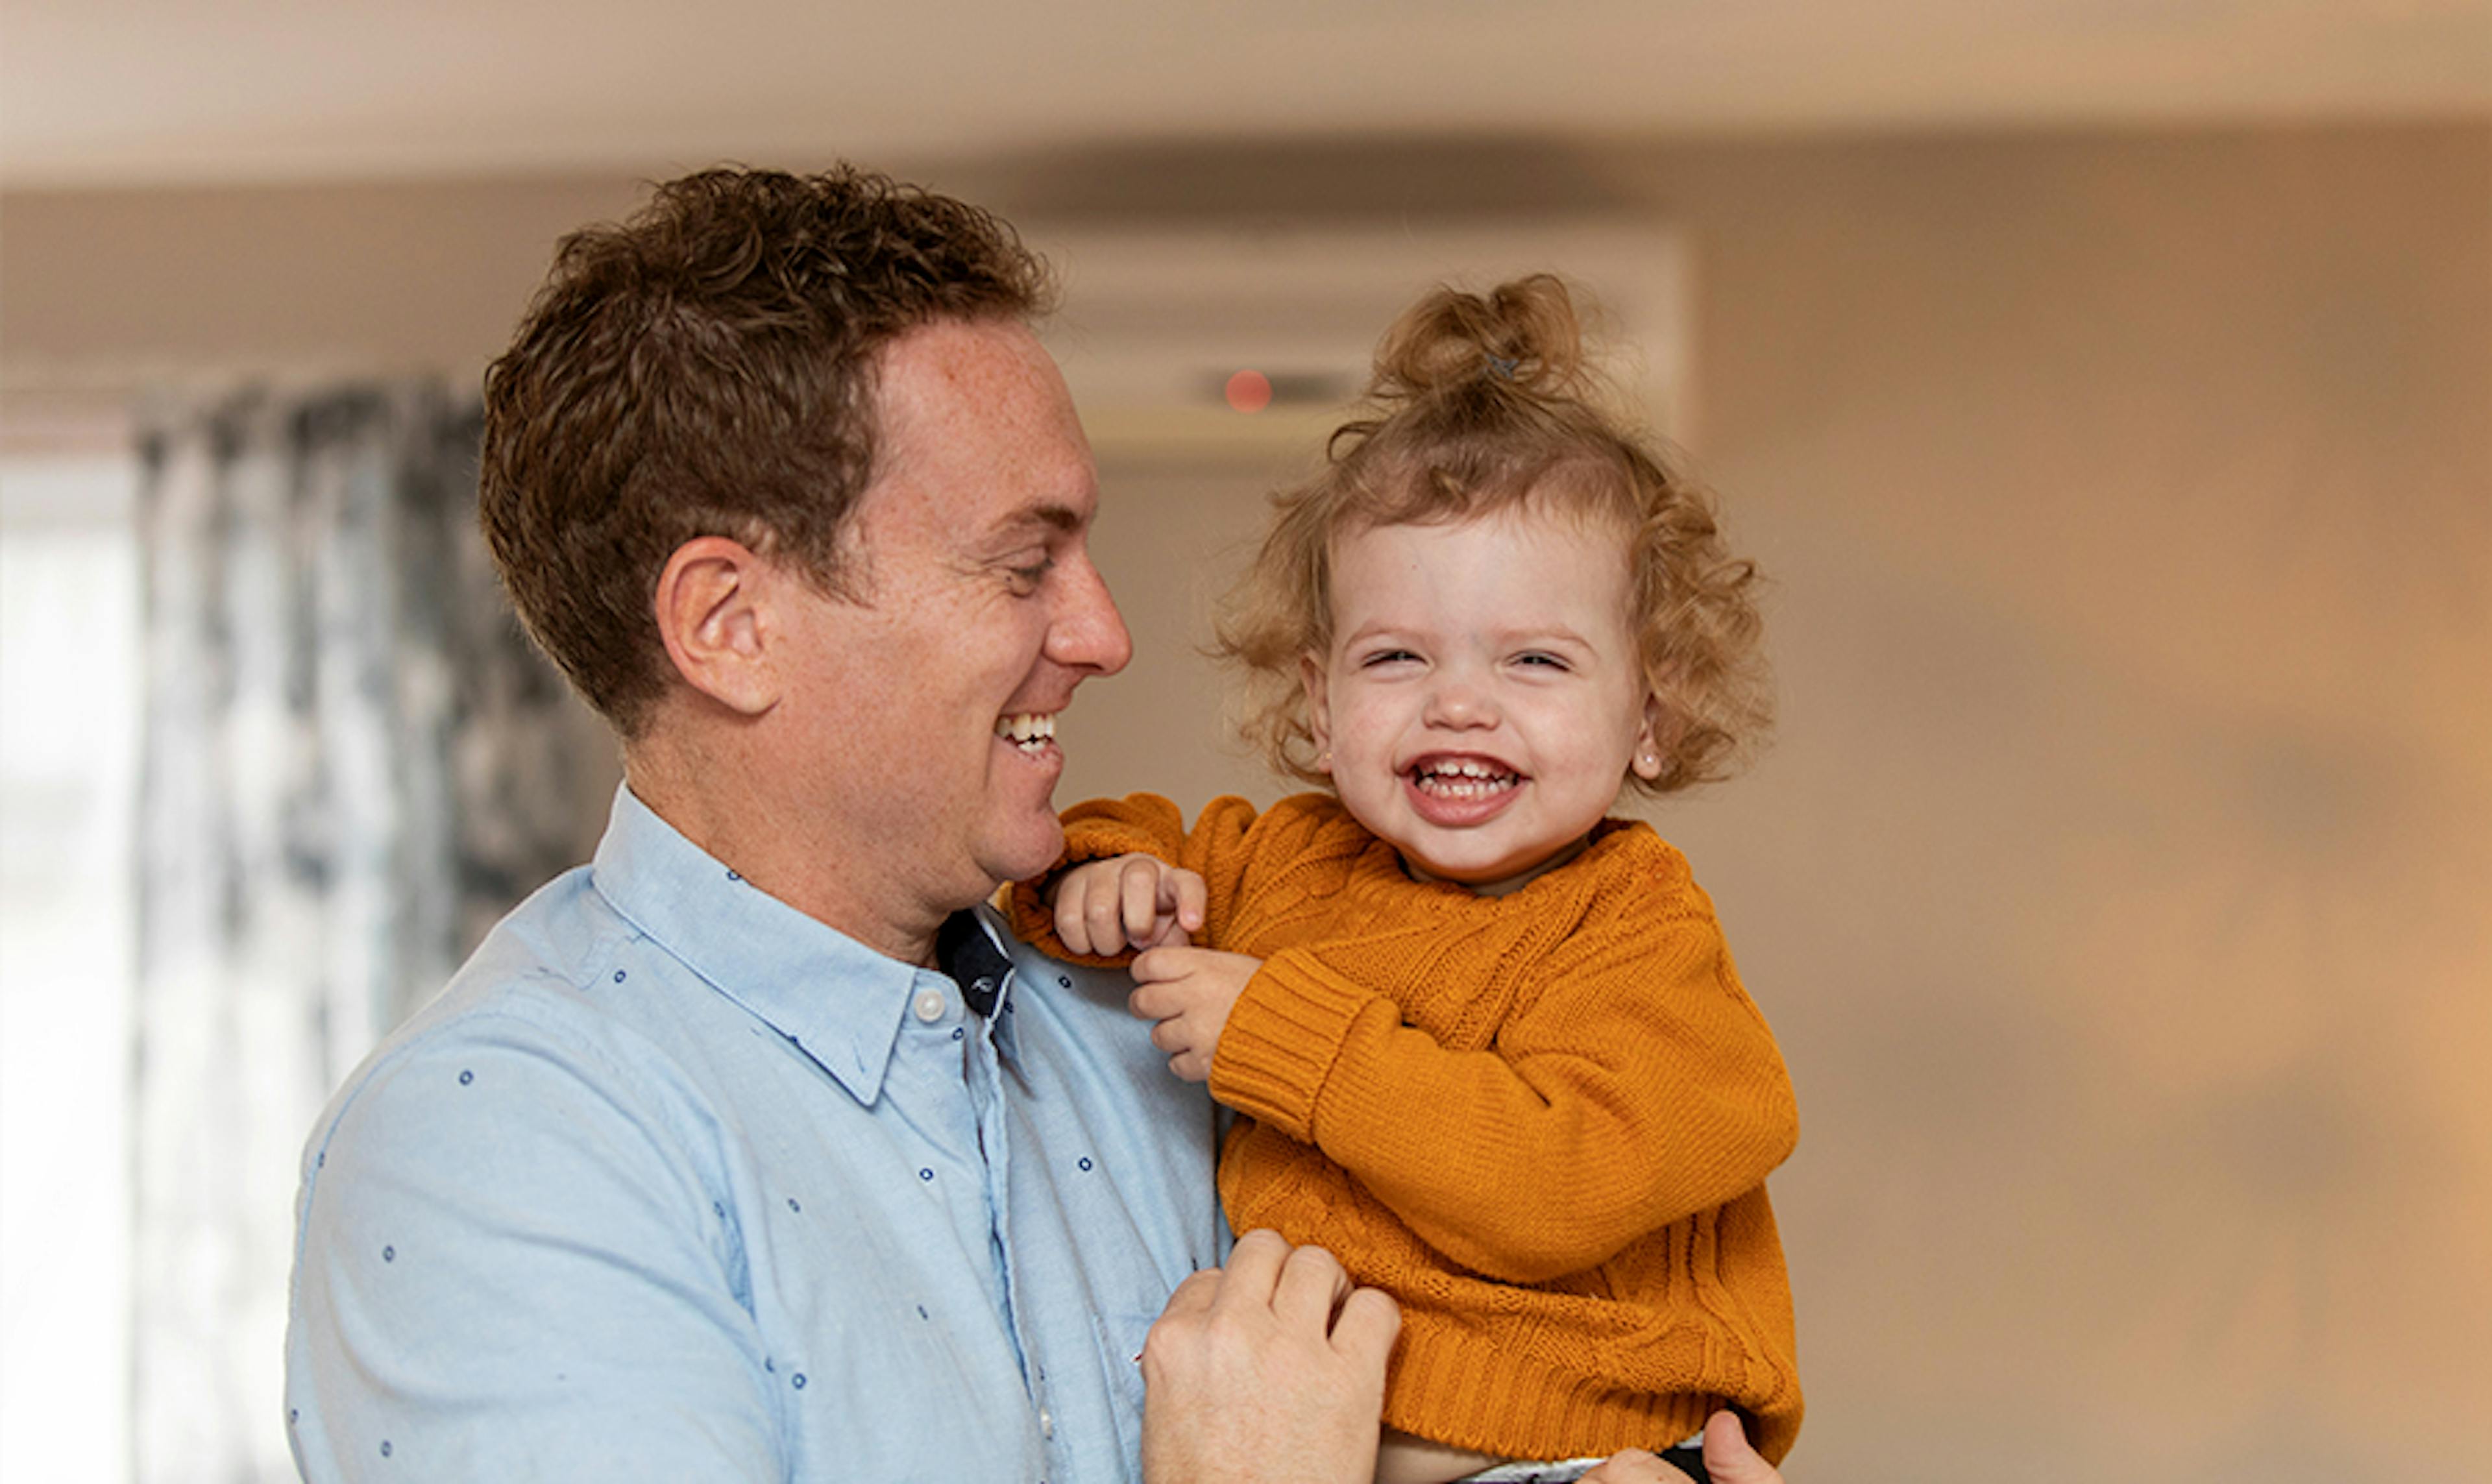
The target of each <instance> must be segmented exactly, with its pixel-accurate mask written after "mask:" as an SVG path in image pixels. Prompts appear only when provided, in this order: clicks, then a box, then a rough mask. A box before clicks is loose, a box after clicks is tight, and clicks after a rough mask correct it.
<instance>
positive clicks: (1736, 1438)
mask: <svg viewBox="0 0 2492 1484" xmlns="http://www.w3.org/2000/svg"><path fill="white" fill-rule="evenodd" d="M1705 1471H1706V1473H1707V1474H1710V1475H1711V1476H1712V1477H1713V1480H1714V1484H1782V1478H1783V1476H1782V1474H1781V1473H1779V1472H1778V1471H1776V1470H1775V1469H1774V1466H1773V1465H1771V1464H1769V1463H1766V1462H1765V1456H1764V1455H1763V1454H1761V1453H1759V1452H1758V1451H1757V1450H1756V1449H1755V1448H1753V1447H1750V1446H1749V1445H1748V1432H1747V1429H1746V1428H1744V1427H1742V1426H1740V1424H1739V1414H1738V1413H1737V1412H1735V1411H1732V1410H1728V1409H1727V1408H1726V1409H1724V1410H1721V1411H1717V1412H1715V1413H1714V1414H1713V1415H1712V1416H1710V1417H1707V1418H1706V1419H1705Z"/></svg>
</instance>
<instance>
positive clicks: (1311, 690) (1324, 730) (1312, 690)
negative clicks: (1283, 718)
mask: <svg viewBox="0 0 2492 1484" xmlns="http://www.w3.org/2000/svg"><path fill="white" fill-rule="evenodd" d="M1298 683H1299V684H1301V685H1304V686H1305V687H1306V688H1307V731H1308V733H1309V734H1310V735H1312V736H1313V737H1314V739H1315V744H1316V771H1317V772H1319V773H1329V772H1331V771H1332V707H1331V706H1330V705H1329V704H1328V703H1327V701H1326V697H1325V691H1324V668H1323V662H1322V661H1320V660H1318V659H1317V658H1316V657H1315V656H1314V655H1311V654H1302V655H1300V656H1298Z"/></svg>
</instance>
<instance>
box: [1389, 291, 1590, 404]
mask: <svg viewBox="0 0 2492 1484" xmlns="http://www.w3.org/2000/svg"><path fill="white" fill-rule="evenodd" d="M1585 375H1586V369H1585V364H1584V331H1583V326H1582V323H1581V322H1580V321H1579V320H1578V318H1577V317H1576V313H1575V302H1574V299H1573V297H1572V296H1571V295H1570V294H1568V293H1567V291H1566V284H1565V282H1563V281H1562V280H1560V279H1558V277H1557V276H1556V275H1555V274H1547V273H1535V274H1532V275H1530V276H1529V277H1528V278H1521V279H1516V280H1514V281H1512V282H1506V283H1500V284H1498V286H1497V287H1495V288H1493V289H1490V290H1489V291H1488V292H1487V293H1485V294H1475V293H1467V292H1464V291H1463V290H1461V289H1456V288H1439V289H1437V290H1435V291H1434V292H1432V293H1430V294H1429V295H1428V296H1427V297H1426V298H1424V299H1422V300H1420V301H1419V302H1418V303H1417V304H1415V305H1413V306H1411V308H1410V309H1409V311H1408V312H1405V313H1404V314H1403V316H1402V317H1401V318H1400V319H1398V320H1396V321H1395V322H1394V324H1393V328H1392V329H1391V330H1389V331H1387V332H1386V333H1385V336H1384V342H1383V344H1382V345H1380V346H1379V347H1378V349H1377V352H1376V379H1375V381H1374V382H1373V383H1372V384H1370V386H1369V387H1368V396H1369V397H1370V398H1372V399H1374V400H1375V401H1383V402H1394V401H1411V400H1416V399H1421V398H1426V397H1431V396H1438V395H1442V394H1446V393H1459V392H1463V391H1466V390H1471V389H1481V388H1487V389H1502V390H1512V391H1516V392H1523V393H1528V394H1531V395H1534V396H1540V397H1562V396H1577V395H1581V394H1582V393H1583V392H1584V390H1585V386H1584V379H1585Z"/></svg>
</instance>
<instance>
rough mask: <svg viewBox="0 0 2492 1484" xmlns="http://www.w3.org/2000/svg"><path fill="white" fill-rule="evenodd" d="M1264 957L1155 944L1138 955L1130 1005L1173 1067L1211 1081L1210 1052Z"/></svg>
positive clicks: (1194, 1078) (1197, 1080) (1185, 1075)
mask: <svg viewBox="0 0 2492 1484" xmlns="http://www.w3.org/2000/svg"><path fill="white" fill-rule="evenodd" d="M1262 966H1263V961H1262V960H1261V959H1255V958H1249V957H1247V956H1246V955H1245V954H1242V953H1222V952H1220V951H1219V950H1217V949H1212V948H1154V949H1152V950H1150V951H1149V952H1148V953H1145V954H1142V955H1141V956H1140V957H1138V958H1136V959H1135V960H1134V983H1135V985H1136V986H1137V988H1136V989H1135V991H1134V993H1133V995H1132V997H1130V998H1128V999H1127V1000H1126V1001H1125V1008H1126V1009H1128V1010H1131V1011H1133V1012H1134V1014H1135V1015H1137V1016H1139V1017H1141V1018H1142V1019H1143V1020H1146V1021H1157V1022H1158V1023H1159V1024H1157V1025H1154V1026H1152V1027H1151V1044H1152V1045H1153V1046H1156V1047H1158V1048H1159V1049H1160V1050H1161V1051H1164V1052H1166V1053H1168V1054H1169V1070H1170V1071H1172V1072H1174V1073H1175V1074H1176V1075H1177V1076H1179V1077H1182V1078H1184V1079H1185V1080H1186V1081H1187V1082H1190V1083H1201V1082H1209V1081H1210V1080H1211V1055H1212V1053H1213V1052H1215V1051H1217V1050H1219V1048H1220V1032H1221V1029H1222V1027H1224V1026H1226V1025H1227V1024H1229V1010H1230V1007H1231V1006H1232V1005H1234V1004H1236V1003H1237V996H1238V995H1239V994H1242V993H1244V991H1245V989H1246V981H1247V980H1249V979H1252V978H1254V977H1255V970H1257V969H1259V968H1261V967H1262Z"/></svg>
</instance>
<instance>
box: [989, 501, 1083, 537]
mask: <svg viewBox="0 0 2492 1484" xmlns="http://www.w3.org/2000/svg"><path fill="white" fill-rule="evenodd" d="M1083 523H1084V521H1083V514H1082V512H1080V511H1078V510H1076V509H1074V508H1073V507H1072V506H1070V505H1059V504H1056V503H1055V502H1053V501H1052V500H1051V501H1049V502H1048V503H1046V504H1043V505H1028V506H1024V507H1023V508H1022V509H1020V510H1016V511H1014V512H1013V513H1012V514H1011V515H1009V516H1006V517H1005V518H1004V519H1003V523H1002V526H1001V529H1003V530H1006V531H1021V530H1026V529H1029V528H1030V527H1032V526H1035V527H1038V528H1040V529H1042V530H1051V531H1067V532H1070V531H1078V530H1080V529H1082V527H1083Z"/></svg>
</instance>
